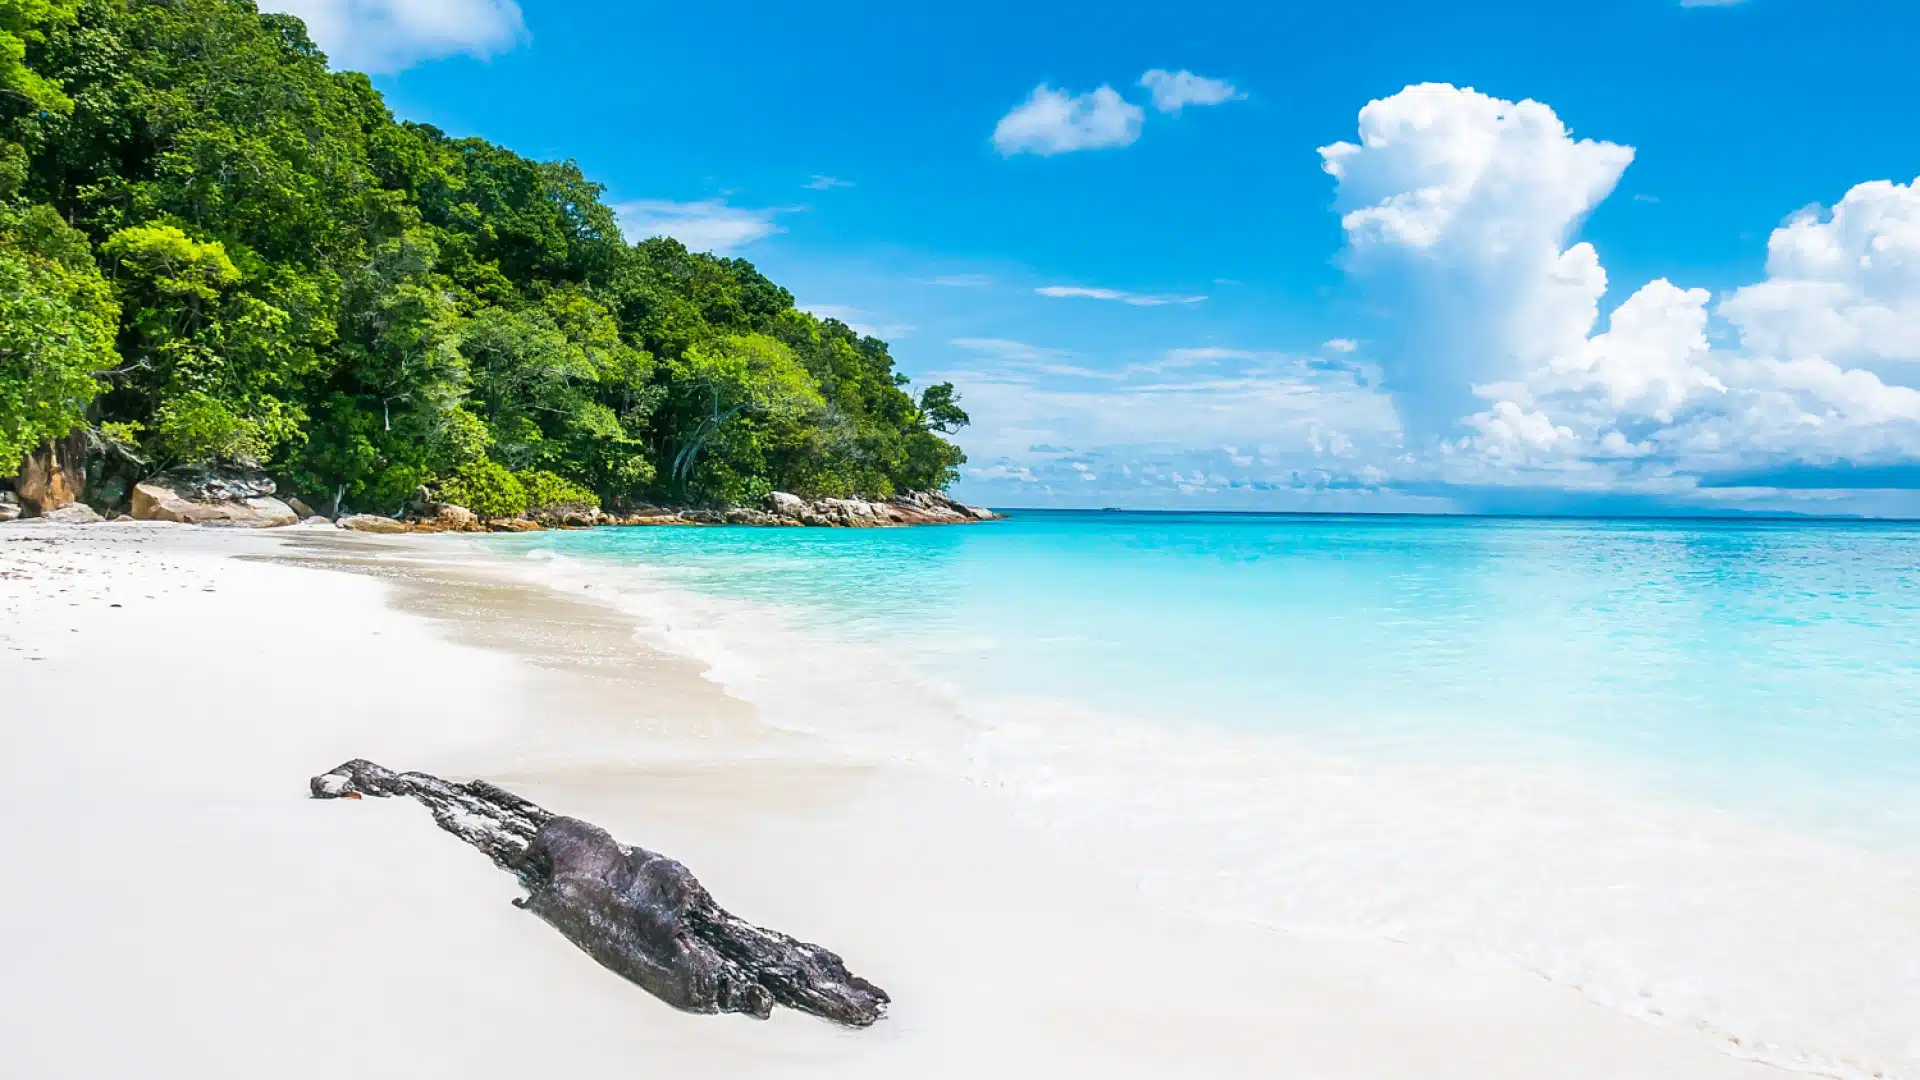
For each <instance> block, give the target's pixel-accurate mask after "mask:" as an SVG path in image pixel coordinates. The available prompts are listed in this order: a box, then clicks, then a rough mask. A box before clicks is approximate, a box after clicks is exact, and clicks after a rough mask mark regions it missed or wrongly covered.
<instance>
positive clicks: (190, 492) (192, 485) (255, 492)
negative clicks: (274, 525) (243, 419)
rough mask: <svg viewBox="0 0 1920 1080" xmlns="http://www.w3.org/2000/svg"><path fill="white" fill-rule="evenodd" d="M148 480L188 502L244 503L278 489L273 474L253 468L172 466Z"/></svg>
mask: <svg viewBox="0 0 1920 1080" xmlns="http://www.w3.org/2000/svg"><path fill="white" fill-rule="evenodd" d="M147 483H149V484H152V485H154V486H155V487H163V488H166V489H167V490H169V491H172V492H173V493H174V494H176V495H178V496H180V497H181V498H182V499H185V500H187V501H188V502H206V503H214V502H245V501H247V500H248V499H264V498H267V497H269V496H272V495H275V494H277V493H278V491H279V485H278V484H275V483H274V482H273V478H272V477H270V476H268V475H267V474H266V473H263V472H260V471H258V470H255V469H175V470H172V471H170V472H167V473H164V474H162V475H160V476H158V477H155V478H154V479H152V480H149V481H147ZM282 505H285V504H282ZM135 516H138V514H137V513H136V515H135Z"/></svg>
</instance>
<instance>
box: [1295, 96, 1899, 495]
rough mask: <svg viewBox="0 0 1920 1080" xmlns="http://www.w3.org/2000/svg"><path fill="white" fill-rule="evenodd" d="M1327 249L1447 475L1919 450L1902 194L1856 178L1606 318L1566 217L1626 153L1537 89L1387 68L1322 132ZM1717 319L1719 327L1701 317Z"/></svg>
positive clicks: (1590, 472)
mask: <svg viewBox="0 0 1920 1080" xmlns="http://www.w3.org/2000/svg"><path fill="white" fill-rule="evenodd" d="M1322 156H1323V158H1324V160H1325V164H1326V168H1327V171H1328V172H1329V173H1331V174H1332V175H1333V176H1334V177H1335V178H1336V180H1337V182H1338V184H1339V197H1338V202H1339V205H1340V207H1341V210H1342V213H1343V217H1342V222H1343V225H1344V226H1345V229H1346V232H1347V240H1348V247H1347V252H1346V264H1347V267H1348V269H1349V271H1350V272H1351V273H1352V274H1353V276H1354V278H1355V279H1356V281H1357V282H1358V283H1360V285H1361V286H1362V287H1363V288H1364V289H1366V290H1368V291H1369V292H1370V293H1371V294H1372V298H1373V299H1374V300H1375V301H1376V302H1378V303H1381V304H1382V306H1385V307H1387V308H1389V309H1390V310H1393V311H1395V312H1396V313H1398V316H1399V318H1398V319H1397V322H1396V325H1395V326H1394V327H1393V328H1392V330H1391V332H1390V340H1388V341H1386V342H1383V343H1382V348H1380V349H1379V350H1378V351H1379V354H1380V365H1381V369H1382V373H1383V378H1384V381H1385V386H1386V388H1387V389H1388V390H1389V391H1390V392H1391V393H1392V394H1393V398H1394V401H1395V404H1396V406H1397V407H1398V411H1399V412H1400V414H1401V415H1402V416H1403V418H1405V419H1406V420H1407V421H1408V424H1409V428H1410V429H1411V430H1412V431H1413V432H1414V433H1415V434H1416V436H1417V439H1416V442H1417V444H1418V445H1419V446H1422V447H1425V448H1426V449H1425V450H1423V453H1427V454H1428V455H1429V456H1428V457H1427V458H1426V461H1427V462H1429V463H1431V465H1432V467H1434V468H1437V469H1438V470H1439V471H1440V473H1441V474H1442V475H1443V476H1446V477H1448V478H1451V479H1455V480H1461V479H1465V480H1470V481H1473V482H1493V483H1546V484H1554V485H1558V486H1563V487H1574V488H1602V489H1614V488H1623V487H1624V488H1629V489H1639V490H1648V491H1655V490H1657V491H1668V492H1673V491H1681V492H1684V491H1687V490H1690V489H1691V490H1697V489H1699V488H1700V487H1701V486H1702V485H1709V484H1713V483H1716V482H1717V478H1719V477H1725V476H1732V475H1747V476H1752V475H1758V474H1764V473H1765V472H1766V471H1767V470H1770V469H1772V470H1778V469H1782V468H1789V467H1791V468H1796V469H1802V470H1804V469H1806V468H1809V467H1811V468H1814V469H1818V468H1821V467H1827V466H1833V465H1836V464H1840V465H1844V466H1845V467H1846V468H1854V467H1857V466H1877V465H1883V464H1887V463H1893V462H1906V461H1911V460H1913V459H1914V458H1916V457H1920V390H1916V389H1915V388H1914V387H1913V386H1912V385H1911V383H1912V382H1913V381H1914V378H1915V376H1916V375H1920V191H1917V190H1916V186H1915V185H1902V184H1894V183H1890V182H1885V181H1880V182H1873V183H1867V184H1862V185H1859V186H1858V187H1855V188H1854V189H1853V190H1852V191H1850V192H1848V193H1846V195H1845V197H1844V198H1842V199H1841V200H1840V201H1839V202H1838V203H1837V204H1835V205H1834V207H1833V208H1832V209H1831V210H1830V211H1829V210H1825V209H1822V208H1817V207H1816V208H1810V209H1808V210H1805V211H1802V212H1800V213H1798V214H1796V215H1794V216H1793V217H1792V218H1790V219H1789V220H1788V221H1787V222H1786V223H1785V224H1784V225H1782V226H1781V227H1780V228H1779V229H1777V230H1776V231H1775V232H1774V234H1773V236H1772V239H1771V241H1770V243H1769V246H1768V251H1769V258H1768V263H1767V277H1766V279H1765V280H1763V281H1761V282H1758V283H1756V284H1753V285H1749V286H1746V287H1744V288H1740V289H1736V290H1734V291H1733V292H1731V293H1730V294H1728V295H1727V296H1726V297H1724V298H1723V299H1722V300H1721V301H1720V302H1719V304H1718V305H1715V304H1714V302H1713V297H1712V296H1711V294H1709V293H1708V292H1707V291H1706V290H1704V289H1697V288H1683V287H1681V286H1679V285H1676V284H1674V283H1672V282H1669V281H1667V280H1665V279H1661V280H1656V281H1653V282H1650V283H1648V284H1646V285H1645V286H1643V287H1641V288H1640V289H1638V290H1637V291H1635V292H1634V293H1633V294H1632V295H1631V296H1630V297H1628V298H1627V299H1626V300H1625V301H1624V302H1622V303H1621V304H1620V305H1619V306H1618V307H1616V308H1615V309H1614V310H1613V311H1612V312H1611V313H1609V314H1608V316H1607V318H1606V320H1605V329H1604V331H1603V330H1601V329H1600V326H1601V321H1602V320H1601V312H1600V310H1599V304H1600V300H1601V298H1602V296H1603V295H1604V294H1605V291H1606V286H1607V277H1606V272H1605V270H1604V268H1603V267H1602V266H1601V263H1600V258H1599V253H1598V252H1597V251H1595V250H1594V248H1593V247H1592V246H1591V245H1589V244H1585V243H1576V242H1573V233H1574V231H1575V230H1576V229H1577V228H1578V226H1579V224H1580V222H1581V221H1582V220H1583V219H1584V217H1585V216H1586V214H1587V213H1589V212H1590V211H1591V210H1592V209H1593V207H1594V206H1596V205H1598V203H1599V202H1600V201H1601V200H1602V199H1604V198H1605V197H1606V196H1607V195H1608V194H1609V193H1610V192H1611V191H1612V190H1613V188H1614V186H1615V185H1616V183H1617V182H1618V181H1619V178H1620V175H1621V173H1622V172H1623V171H1624V170H1625V169H1626V167H1627V166H1628V164H1629V163H1630V162H1631V161H1632V158H1633V151H1632V149H1631V148H1628V147H1624V146H1617V145H1614V144H1611V143H1605V142H1595V141H1591V140H1578V139H1575V138H1574V137H1573V135H1572V134H1571V133H1570V132H1568V131H1567V129H1566V127H1565V125H1564V124H1562V123H1561V121H1560V120H1559V118H1558V117H1557V116H1555V115H1554V113H1553V111H1552V110H1551V109H1550V108H1548V107H1547V106H1545V105H1543V104H1540V103H1537V102H1519V103H1513V102H1506V101H1500V100H1498V99H1495V98H1490V97H1487V96H1486V95H1482V94H1477V93H1475V92H1473V91H1471V90H1460V89H1456V88H1454V87H1450V86H1417V87H1409V88H1408V89H1407V90H1405V91H1403V92H1402V93H1400V94H1398V95H1395V96H1394V97H1392V98H1388V99H1385V100H1384V101H1377V102H1374V103H1372V104H1370V105H1368V106H1367V107H1366V109H1364V110H1362V112H1361V123H1360V140H1359V142H1358V143H1339V144H1335V145H1334V146H1330V147H1327V148H1326V149H1324V150H1323V151H1322ZM1716 317H1717V318H1719V319H1721V320H1723V321H1724V323H1725V325H1727V326H1729V327H1730V328H1731V329H1732V330H1733V331H1734V332H1735V333H1734V336H1736V337H1737V339H1738V340H1737V344H1722V345H1719V346H1716V345H1715V344H1714V342H1713V340H1712V337H1711V336H1710V334H1709V330H1710V328H1711V326H1712V324H1713V320H1714V319H1715V318H1716Z"/></svg>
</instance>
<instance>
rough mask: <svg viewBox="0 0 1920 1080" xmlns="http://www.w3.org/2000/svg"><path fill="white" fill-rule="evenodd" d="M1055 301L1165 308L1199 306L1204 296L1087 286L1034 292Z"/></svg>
mask: <svg viewBox="0 0 1920 1080" xmlns="http://www.w3.org/2000/svg"><path fill="white" fill-rule="evenodd" d="M1033 291H1034V292H1036V293H1039V294H1040V295H1041V296H1046V297H1051V298H1053V299H1055V300H1112V301H1117V302H1119V303H1122V304H1131V305H1132V306H1134V307H1164V306H1166V305H1168V304H1198V303H1202V302H1204V301H1205V300H1206V297H1204V296H1149V295H1144V294H1141V293H1130V292H1124V291H1122V290H1120V289H1099V288H1092V287H1089V286H1085V285H1042V286H1041V287H1039V288H1037V289H1035V290H1033Z"/></svg>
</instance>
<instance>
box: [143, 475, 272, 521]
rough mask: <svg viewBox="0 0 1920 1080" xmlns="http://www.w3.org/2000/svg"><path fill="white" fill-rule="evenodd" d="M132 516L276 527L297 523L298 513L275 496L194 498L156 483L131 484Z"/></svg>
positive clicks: (147, 518)
mask: <svg viewBox="0 0 1920 1080" xmlns="http://www.w3.org/2000/svg"><path fill="white" fill-rule="evenodd" d="M268 483H272V481H268ZM192 490H198V491H206V490H208V489H207V488H205V487H199V488H195V489H192ZM133 517H134V520H136V521H177V522H180V523H182V524H186V525H221V526H226V527H229V528H242V529H277V528H280V527H282V526H285V525H297V524H299V522H300V515H299V514H296V513H294V511H293V508H292V507H290V506H288V505H287V504H286V503H283V502H281V501H280V500H279V499H275V498H271V497H268V496H258V497H253V498H248V499H244V500H240V501H224V500H218V501H210V500H202V499H194V498H189V497H188V496H186V495H185V494H183V493H182V492H180V491H177V490H175V489H174V488H171V487H167V486H164V485H163V484H161V483H158V482H149V483H145V484H135V485H134V488H133Z"/></svg>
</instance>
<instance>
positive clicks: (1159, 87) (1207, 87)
mask: <svg viewBox="0 0 1920 1080" xmlns="http://www.w3.org/2000/svg"><path fill="white" fill-rule="evenodd" d="M1140 85H1141V86H1142V87H1145V88H1146V90H1147V91H1148V92H1149V93H1151V94H1152V95H1153V107H1154V108H1156V109H1158V110H1160V111H1161V112H1163V113H1178V112H1179V111H1180V110H1181V109H1184V108H1186V107H1187V106H1189V105H1220V104H1223V103H1225V102H1228V101H1239V100H1241V99H1243V98H1245V97H1246V96H1247V95H1246V94H1244V93H1242V92H1241V91H1240V90H1239V89H1238V88H1236V87H1235V86H1234V85H1233V84H1232V83H1230V82H1228V81H1226V80H1225V79H1209V78H1207V77H1206V76H1204V75H1195V74H1194V73H1193V72H1191V71H1187V70H1185V69H1182V70H1180V71H1167V70H1165V69H1163V68H1154V69H1153V70H1152V71H1149V72H1147V73H1146V74H1144V75H1142V76H1140Z"/></svg>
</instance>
